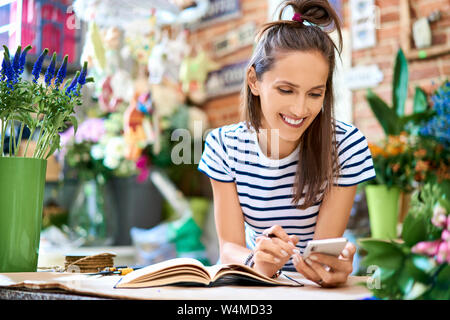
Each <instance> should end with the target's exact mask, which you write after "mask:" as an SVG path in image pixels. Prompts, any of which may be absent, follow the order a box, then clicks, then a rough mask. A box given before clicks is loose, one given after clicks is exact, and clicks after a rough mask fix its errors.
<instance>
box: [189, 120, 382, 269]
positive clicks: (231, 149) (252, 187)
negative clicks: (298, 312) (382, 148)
mask: <svg viewBox="0 0 450 320" xmlns="http://www.w3.org/2000/svg"><path fill="white" fill-rule="evenodd" d="M336 140H337V142H338V154H339V162H340V164H341V174H340V176H339V177H338V178H337V180H336V181H334V183H335V184H337V185H339V186H352V185H355V184H358V183H361V182H363V181H366V180H369V179H373V178H374V177H375V170H374V167H373V162H372V156H371V154H370V151H369V148H368V144H367V140H366V138H365V137H364V135H363V134H362V133H361V131H359V130H358V129H357V128H356V127H355V126H353V125H351V124H347V123H344V122H341V121H336ZM299 150H300V148H299V146H298V147H297V148H296V149H295V150H294V151H293V152H292V153H291V154H290V155H288V156H287V157H285V158H282V159H270V158H268V157H267V156H266V155H265V154H264V153H263V152H262V151H261V148H260V145H259V143H258V138H257V134H256V132H255V131H254V130H253V128H251V129H249V128H248V127H247V125H246V122H244V121H242V122H239V123H236V124H231V125H227V126H223V127H219V128H215V129H213V130H212V131H211V132H210V133H209V134H208V135H207V137H206V142H205V148H204V151H203V154H202V157H201V159H200V163H199V165H198V170H199V171H201V172H203V173H205V174H206V175H207V176H209V177H210V178H212V179H214V180H217V181H221V182H230V183H231V182H232V183H235V184H236V189H237V193H238V197H239V202H240V205H241V208H242V213H243V215H244V221H245V222H244V224H245V239H246V245H247V247H248V248H250V249H254V247H255V239H256V237H258V236H260V235H261V234H262V231H263V230H264V229H267V228H270V227H271V226H273V225H275V224H278V225H280V226H281V227H282V228H283V229H284V230H285V231H286V233H287V234H289V235H296V236H297V237H298V238H299V242H298V243H297V248H298V249H299V250H300V252H301V253H303V250H304V249H305V247H306V243H307V242H308V241H309V240H312V239H313V236H314V230H315V226H316V220H317V216H318V213H319V209H320V205H321V202H317V203H315V204H314V205H313V206H311V207H309V208H307V209H303V210H302V209H298V208H296V207H295V206H293V205H292V203H291V201H292V197H293V189H292V188H293V184H294V180H295V175H296V170H297V164H298V160H299ZM302 202H303V200H302V199H300V203H302ZM283 270H286V271H295V267H294V265H293V263H292V260H289V261H288V262H287V263H286V264H285V266H284V267H283Z"/></svg>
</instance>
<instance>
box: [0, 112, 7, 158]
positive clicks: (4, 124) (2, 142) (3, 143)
mask: <svg viewBox="0 0 450 320" xmlns="http://www.w3.org/2000/svg"><path fill="white" fill-rule="evenodd" d="M7 124H8V118H4V119H2V138H1V141H0V142H1V143H0V145H1V148H2V152H1V154H2V157H4V156H5V154H4V153H3V149H4V148H5V134H6V126H7Z"/></svg>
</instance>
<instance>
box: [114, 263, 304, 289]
mask: <svg viewBox="0 0 450 320" xmlns="http://www.w3.org/2000/svg"><path fill="white" fill-rule="evenodd" d="M174 284H178V285H200V286H215V285H225V284H247V285H282V286H303V284H302V283H301V282H299V281H298V280H296V279H294V278H293V277H291V276H288V275H287V274H286V273H285V272H282V273H281V274H280V275H279V276H278V277H277V278H276V279H272V278H269V277H267V276H265V275H263V274H261V273H259V272H257V271H256V270H254V269H252V268H250V267H248V266H245V265H242V264H218V265H214V266H210V267H207V266H204V265H203V264H202V263H201V262H200V261H198V260H196V259H192V258H176V259H170V260H167V261H163V262H160V263H156V264H153V265H150V266H147V267H144V268H142V269H139V270H135V271H133V272H131V273H129V274H127V275H125V276H124V277H122V278H121V279H120V281H119V282H118V283H117V284H116V285H115V288H145V287H157V286H165V285H174Z"/></svg>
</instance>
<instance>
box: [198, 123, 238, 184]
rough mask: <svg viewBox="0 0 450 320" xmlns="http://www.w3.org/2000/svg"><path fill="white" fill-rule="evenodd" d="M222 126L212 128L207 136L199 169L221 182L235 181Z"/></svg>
mask: <svg viewBox="0 0 450 320" xmlns="http://www.w3.org/2000/svg"><path fill="white" fill-rule="evenodd" d="M221 131H222V130H221V128H216V129H214V130H212V131H211V132H210V133H209V134H208V135H207V136H206V141H205V145H204V150H203V153H202V157H201V158H200V163H199V164H198V170H199V171H200V172H203V173H204V174H206V175H207V176H208V177H210V178H211V179H214V180H217V181H220V182H234V176H233V170H232V169H231V166H230V164H229V162H230V161H229V157H228V154H227V149H226V146H225V144H224V141H223V137H222V136H221Z"/></svg>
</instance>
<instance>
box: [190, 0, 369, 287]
mask: <svg viewBox="0 0 450 320" xmlns="http://www.w3.org/2000/svg"><path fill="white" fill-rule="evenodd" d="M289 6H291V7H292V9H293V10H294V12H295V14H294V16H293V17H292V20H281V17H282V15H283V11H284V10H285V9H286V8H287V7H289ZM331 24H334V26H335V27H336V28H337V31H338V35H339V38H340V41H341V42H342V37H341V32H340V24H339V18H338V16H337V15H336V13H335V12H334V10H333V9H332V8H331V7H330V5H329V4H328V1H326V0H307V1H301V0H299V1H285V2H284V6H283V7H282V8H281V12H280V20H279V21H275V22H270V23H267V24H265V25H264V26H263V28H262V30H261V31H260V33H259V35H258V38H257V39H258V43H257V46H256V48H255V50H254V53H253V56H252V58H251V60H250V63H249V66H248V69H247V74H246V82H245V84H244V90H243V104H244V110H245V120H244V121H242V122H240V123H237V124H232V125H228V126H224V127H220V128H216V129H214V130H212V131H211V132H210V133H209V134H208V136H207V138H206V143H205V150H204V152H203V155H202V158H201V161H200V164H199V167H198V169H199V170H200V171H202V172H204V173H205V174H207V175H208V176H209V177H210V180H211V185H212V189H213V196H214V211H215V220H216V227H217V233H218V236H219V243H220V260H221V263H245V264H248V265H250V266H252V267H253V268H255V269H256V270H257V271H259V272H261V273H263V274H265V275H267V276H276V274H277V273H278V271H279V270H280V269H281V270H288V271H295V270H296V271H298V272H299V273H301V274H303V275H304V276H305V277H306V278H307V279H310V280H312V281H314V282H316V283H318V284H320V285H322V286H324V287H334V286H337V285H339V284H342V283H345V282H346V280H347V278H348V276H349V274H350V273H351V272H352V262H353V255H354V253H355V251H356V248H355V246H354V245H353V244H352V243H348V245H347V246H346V248H345V249H344V250H343V251H342V253H341V255H340V256H339V257H338V258H336V257H333V256H328V255H324V254H313V255H311V256H310V258H309V259H306V261H304V260H303V259H302V257H301V253H302V252H303V250H304V248H305V247H306V243H307V241H309V240H312V239H314V240H316V239H325V238H335V237H341V236H342V235H343V233H344V231H345V228H346V225H347V222H348V218H349V215H350V210H351V207H352V204H353V200H354V196H355V192H356V187H357V184H358V183H360V182H362V181H365V180H368V179H373V178H374V177H375V171H374V169H373V163H372V157H371V154H370V151H369V149H368V146H367V141H366V138H365V137H364V136H363V135H362V133H361V132H360V131H359V130H358V129H357V128H355V127H354V126H353V125H351V124H346V123H343V122H340V121H337V120H335V119H334V118H333V105H334V100H333V70H334V67H335V51H334V49H335V45H334V43H333V41H332V40H331V39H330V38H329V36H328V34H327V33H326V32H325V31H324V30H323V29H322V28H321V27H325V26H330V25H331ZM341 47H342V45H340V48H339V49H338V51H339V52H341V50H342V49H341ZM336 49H337V48H336ZM267 235H271V236H270V237H268V236H267ZM327 266H328V267H329V268H327Z"/></svg>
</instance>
